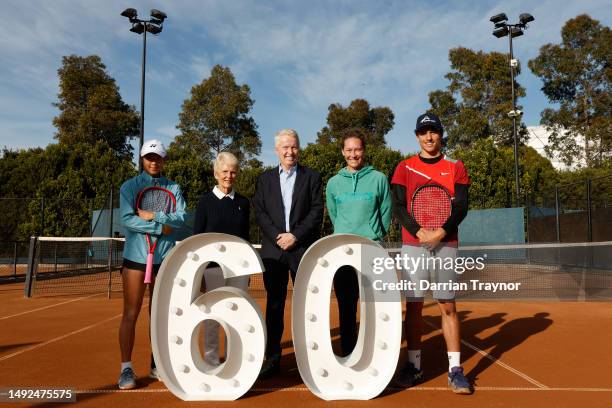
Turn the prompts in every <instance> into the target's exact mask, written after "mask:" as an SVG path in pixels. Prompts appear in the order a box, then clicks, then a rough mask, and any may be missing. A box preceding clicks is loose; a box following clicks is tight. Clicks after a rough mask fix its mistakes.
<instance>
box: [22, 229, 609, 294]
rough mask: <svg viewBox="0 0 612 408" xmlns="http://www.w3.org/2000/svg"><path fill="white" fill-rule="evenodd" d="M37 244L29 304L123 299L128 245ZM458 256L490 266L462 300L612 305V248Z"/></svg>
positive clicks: (110, 241)
mask: <svg viewBox="0 0 612 408" xmlns="http://www.w3.org/2000/svg"><path fill="white" fill-rule="evenodd" d="M35 242H36V244H35V249H34V250H31V251H30V258H31V259H30V260H29V266H28V277H27V279H26V296H34V295H63V294H88V293H107V295H108V296H109V297H110V296H111V295H112V294H113V293H120V292H121V290H122V283H121V275H120V268H121V264H122V261H123V258H122V252H123V244H124V240H123V239H122V238H96V237H92V238H67V237H59V238H52V237H39V238H38V239H36V240H35ZM398 245H399V244H391V245H390V248H388V251H389V256H390V257H394V256H396V255H397V254H399V253H400V249H399V246H398ZM255 247H258V245H255ZM458 256H459V257H461V258H464V259H467V258H472V259H476V258H481V259H482V265H483V267H482V268H481V269H476V268H472V269H470V270H465V271H463V273H460V274H458V280H457V281H458V282H463V283H466V284H467V285H468V289H467V290H457V291H456V295H457V298H458V299H465V300H581V301H584V300H589V301H593V300H612V241H608V242H597V243H572V244H558V243H554V244H524V245H467V246H460V247H459V251H458ZM456 269H457V268H456ZM472 281H477V282H482V283H485V284H486V283H504V284H506V285H508V284H520V285H515V286H516V287H517V290H497V291H493V290H488V289H486V288H484V289H483V288H479V289H476V290H475V288H474V286H473V283H472ZM291 290H292V286H291V282H289V291H291ZM249 292H250V293H251V295H252V296H254V297H257V298H261V297H265V289H264V284H263V275H262V274H256V275H253V276H252V277H251V280H250V284H249Z"/></svg>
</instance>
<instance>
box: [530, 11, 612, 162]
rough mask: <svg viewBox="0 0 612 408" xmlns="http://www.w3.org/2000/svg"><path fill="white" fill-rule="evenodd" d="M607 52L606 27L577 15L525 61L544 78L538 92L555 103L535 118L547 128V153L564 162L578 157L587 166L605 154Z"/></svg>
mask: <svg viewBox="0 0 612 408" xmlns="http://www.w3.org/2000/svg"><path fill="white" fill-rule="evenodd" d="M610 55H612V33H611V32H610V28H609V27H606V26H603V25H602V24H601V23H600V22H599V21H597V20H595V19H592V18H591V17H589V16H588V15H580V16H578V17H576V18H573V19H571V20H568V21H567V22H566V23H565V25H564V26H563V28H562V29H561V43H560V44H546V45H544V46H543V47H542V48H540V54H539V55H538V56H537V57H536V58H534V59H532V60H531V61H529V68H530V69H531V71H532V72H533V73H534V74H535V75H536V76H538V77H540V79H542V81H543V83H544V86H543V87H542V91H543V92H544V94H545V95H546V96H547V97H548V100H549V101H550V102H552V103H554V104H557V105H558V106H559V107H558V109H554V108H547V109H545V110H544V111H543V112H542V114H541V123H542V124H543V125H545V126H546V128H547V129H548V130H549V131H550V132H551V134H550V136H549V139H548V141H549V144H548V146H547V153H548V154H558V155H559V157H560V158H561V159H562V160H563V162H565V163H566V164H568V165H571V164H572V163H574V162H575V161H579V160H580V159H584V160H585V161H586V163H587V165H588V166H594V167H598V166H602V165H603V164H604V162H605V160H606V159H609V158H610V157H611V154H610V153H611V151H612V92H611V91H612V66H611V64H610ZM580 139H582V143H580ZM580 144H582V146H581V145H580Z"/></svg>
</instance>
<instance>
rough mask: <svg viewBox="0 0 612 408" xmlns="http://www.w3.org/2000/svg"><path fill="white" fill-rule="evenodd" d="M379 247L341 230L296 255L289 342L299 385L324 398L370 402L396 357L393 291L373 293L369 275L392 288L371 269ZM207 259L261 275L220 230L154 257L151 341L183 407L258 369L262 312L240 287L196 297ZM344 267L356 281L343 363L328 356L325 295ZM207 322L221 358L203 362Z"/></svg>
mask: <svg viewBox="0 0 612 408" xmlns="http://www.w3.org/2000/svg"><path fill="white" fill-rule="evenodd" d="M386 256H387V252H386V251H385V249H384V248H382V247H381V246H380V245H378V244H376V243H375V242H373V241H371V240H368V239H366V238H362V237H359V236H357V235H350V234H338V235H331V236H328V237H325V238H322V239H320V240H318V241H317V242H315V243H314V244H313V245H312V246H311V247H310V248H308V250H307V251H306V253H305V254H304V256H303V258H302V261H301V262H300V266H299V269H298V272H297V278H296V281H295V285H294V290H293V302H292V305H293V310H292V332H293V345H294V350H295V355H296V359H297V363H298V368H299V371H300V375H301V376H302V379H303V380H304V383H305V384H306V386H307V387H308V388H309V389H310V390H311V391H312V392H313V393H314V394H315V395H317V396H318V397H320V398H322V399H325V400H340V399H354V400H364V399H370V398H373V397H375V396H377V395H378V394H380V393H381V392H382V391H383V390H384V388H385V387H386V386H387V384H388V383H389V381H390V380H391V377H392V376H393V373H394V371H395V366H396V365H397V360H398V357H399V350H400V342H401V319H402V310H401V302H400V295H399V293H398V292H396V291H394V292H383V291H375V290H374V289H373V286H374V285H372V284H371V282H370V281H371V280H372V279H380V280H382V281H384V282H390V283H395V282H397V275H396V273H395V271H394V270H388V269H386V270H383V271H377V272H379V274H378V275H377V274H375V273H374V272H373V271H372V269H373V268H372V265H373V260H374V258H377V257H386ZM210 262H215V263H217V264H219V265H220V266H221V268H222V269H223V273H224V275H225V277H226V278H229V277H234V276H245V275H251V274H254V273H261V272H263V264H262V262H261V258H260V257H259V254H258V253H257V251H256V250H255V249H254V248H253V247H252V246H251V245H250V244H249V243H248V242H246V241H244V240H242V239H240V238H238V237H235V236H232V235H227V234H216V233H208V234H200V235H195V236H192V237H190V238H188V239H186V240H184V241H182V242H181V243H179V244H178V245H177V246H176V247H175V248H174V249H173V250H172V251H171V252H170V254H169V255H168V256H167V257H166V259H165V260H164V262H163V264H162V266H161V268H160V272H159V275H158V277H157V283H156V285H155V292H154V294H153V309H152V312H151V315H152V318H151V320H152V327H151V343H152V347H153V355H154V357H155V361H156V362H157V367H158V370H159V372H160V374H161V377H162V378H163V380H164V383H165V384H166V386H167V387H168V389H170V391H171V392H172V393H174V394H175V395H176V396H178V397H179V398H181V399H183V400H187V401H197V400H200V401H205V400H234V399H237V398H239V397H240V396H242V395H243V394H244V393H246V392H247V391H248V390H249V389H250V388H251V386H252V385H253V383H254V382H255V380H256V379H257V375H258V373H259V371H260V369H261V365H262V363H263V358H264V350H265V340H266V330H265V324H264V320H263V313H262V311H261V309H260V308H259V306H258V305H257V303H255V301H254V300H253V299H252V298H251V297H250V296H249V295H248V294H247V293H246V292H244V291H242V290H240V289H236V288H232V287H222V288H219V289H215V290H212V291H210V292H207V293H205V294H201V293H200V284H201V281H202V277H203V273H204V272H205V269H206V265H207V264H208V263H210ZM345 265H349V266H352V267H353V268H355V270H357V272H358V277H359V280H360V283H361V284H360V285H359V287H360V316H361V318H360V325H359V335H358V338H357V345H356V346H355V349H354V351H353V352H352V353H351V354H350V355H349V356H348V357H338V356H336V355H335V354H334V352H333V350H332V345H331V336H330V321H329V308H330V297H331V296H330V295H331V290H332V284H333V277H334V273H335V272H336V271H337V270H338V268H340V267H341V266H345ZM207 319H210V320H215V321H217V322H218V323H219V324H220V325H221V326H222V327H223V329H224V330H225V333H226V335H227V344H228V347H227V352H226V357H227V358H226V361H225V362H224V363H223V364H221V365H220V366H218V367H213V366H210V365H208V364H207V363H206V362H205V361H204V360H203V359H202V356H201V353H200V351H199V347H200V345H199V344H198V340H199V338H200V336H199V332H200V325H201V323H202V322H203V321H204V320H207Z"/></svg>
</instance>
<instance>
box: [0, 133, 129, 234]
mask: <svg viewBox="0 0 612 408" xmlns="http://www.w3.org/2000/svg"><path fill="white" fill-rule="evenodd" d="M135 174H136V171H135V169H134V166H133V164H132V162H131V160H129V159H121V158H118V157H117V155H116V151H115V150H114V149H112V148H111V147H110V146H109V145H108V144H107V143H106V142H104V141H97V142H96V143H95V144H94V145H90V144H86V143H77V144H74V145H72V146H66V145H64V144H50V145H49V146H47V148H45V149H41V148H35V149H28V150H21V151H6V150H5V151H4V153H3V157H2V158H0V180H2V181H3V183H2V186H3V188H2V190H0V191H1V193H2V195H3V197H7V196H8V197H11V196H13V197H14V196H16V195H18V196H19V197H23V198H25V199H22V200H19V201H16V200H8V202H12V203H13V205H14V207H13V208H12V209H11V208H6V209H3V211H4V210H6V211H8V212H3V214H5V215H6V216H8V217H5V218H4V220H3V222H2V224H1V225H2V227H1V231H2V236H3V237H4V239H21V240H23V239H28V238H29V237H30V236H31V235H32V234H38V233H39V232H40V231H41V230H42V233H43V235H51V236H87V235H89V232H90V221H91V220H90V217H91V214H90V210H91V209H98V208H108V204H109V200H108V198H109V192H110V190H111V187H112V188H113V189H114V191H115V192H116V191H118V189H119V186H120V185H121V183H123V181H125V180H127V179H128V178H129V177H132V176H134V175H135ZM4 182H6V184H5V183H4ZM2 201H3V202H5V201H7V200H2ZM43 202H44V206H43ZM43 207H44V208H43ZM41 212H42V213H43V215H44V227H43V225H41V222H42V220H41ZM10 214H12V216H11V215H10Z"/></svg>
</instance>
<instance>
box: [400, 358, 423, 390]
mask: <svg viewBox="0 0 612 408" xmlns="http://www.w3.org/2000/svg"><path fill="white" fill-rule="evenodd" d="M422 380H423V370H417V369H416V367H415V366H414V364H412V363H411V362H410V361H409V362H407V363H406V365H405V366H404V368H402V369H401V370H400V372H399V373H398V374H397V376H396V377H395V380H394V381H393V383H394V384H395V385H397V386H399V387H402V388H410V387H414V386H415V385H417V384H418V383H420V382H421V381H422Z"/></svg>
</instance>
